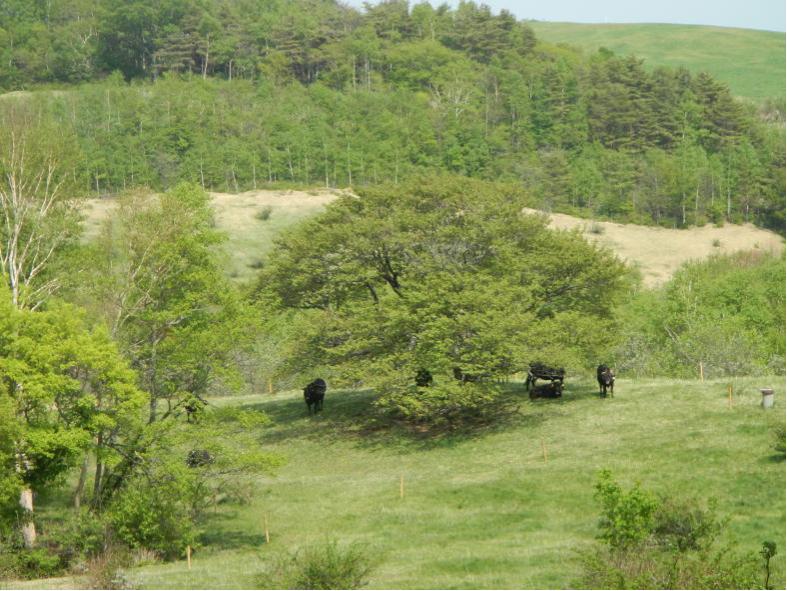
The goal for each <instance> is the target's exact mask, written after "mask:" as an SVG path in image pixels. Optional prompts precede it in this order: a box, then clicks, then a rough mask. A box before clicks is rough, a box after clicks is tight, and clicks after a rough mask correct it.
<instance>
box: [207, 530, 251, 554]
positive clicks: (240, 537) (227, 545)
mask: <svg viewBox="0 0 787 591" xmlns="http://www.w3.org/2000/svg"><path fill="white" fill-rule="evenodd" d="M199 542H200V544H201V545H203V546H205V547H206V548H210V549H211V550H212V551H218V550H238V549H240V548H259V547H260V546H262V545H264V544H265V543H266V542H265V534H264V533H249V532H244V531H237V530H234V531H233V530H225V529H214V528H211V529H209V530H208V529H206V531H203V532H202V533H201V534H200V536H199Z"/></svg>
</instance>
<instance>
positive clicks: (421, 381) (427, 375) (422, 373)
mask: <svg viewBox="0 0 787 591" xmlns="http://www.w3.org/2000/svg"><path fill="white" fill-rule="evenodd" d="M432 382H434V379H433V378H432V373H431V372H430V371H429V370H428V369H423V368H421V369H419V370H418V373H416V374H415V385H416V386H418V387H419V388H428V387H429V386H431V385H432Z"/></svg>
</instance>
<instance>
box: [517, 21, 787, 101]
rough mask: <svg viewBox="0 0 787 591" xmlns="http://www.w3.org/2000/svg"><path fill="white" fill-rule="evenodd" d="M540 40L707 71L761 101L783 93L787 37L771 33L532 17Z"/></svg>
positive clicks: (782, 34) (705, 27)
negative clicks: (550, 20) (555, 20)
mask: <svg viewBox="0 0 787 591" xmlns="http://www.w3.org/2000/svg"><path fill="white" fill-rule="evenodd" d="M528 24H529V25H530V26H531V27H532V28H533V30H534V31H535V32H536V35H537V36H538V38H539V39H543V40H545V41H549V42H551V43H566V44H569V45H574V46H577V47H580V48H582V49H584V50H585V51H586V52H588V53H590V52H593V51H596V50H597V49H598V48H599V47H606V48H607V49H610V50H612V51H614V52H615V53H617V54H620V55H629V54H634V55H636V56H638V57H641V58H643V59H644V60H645V64H646V65H650V66H669V67H672V68H676V67H685V68H688V69H689V70H691V71H692V72H701V71H705V72H708V73H710V74H712V75H713V76H714V77H716V78H718V79H719V80H721V81H723V82H726V83H727V84H728V85H729V87H730V89H731V90H732V92H733V94H736V95H738V96H740V97H744V98H748V99H752V100H755V101H761V100H763V99H766V98H769V97H782V98H783V97H784V89H785V77H784V68H785V61H784V55H785V36H784V33H775V32H772V31H755V30H751V29H733V28H723V27H709V26H698V25H668V24H580V23H553V22H541V21H532V22H528Z"/></svg>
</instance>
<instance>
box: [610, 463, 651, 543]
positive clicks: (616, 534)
mask: <svg viewBox="0 0 787 591" xmlns="http://www.w3.org/2000/svg"><path fill="white" fill-rule="evenodd" d="M595 496H596V499H598V500H599V501H600V502H601V506H602V509H601V519H600V520H599V527H600V528H601V533H600V535H599V538H600V539H602V540H604V541H605V542H607V544H609V546H610V547H611V548H628V547H631V546H633V545H635V544H637V543H639V542H641V541H643V540H644V539H645V538H647V537H648V536H649V535H650V533H651V532H652V530H653V526H654V524H655V513H656V509H657V507H658V502H657V500H656V498H655V497H654V496H652V495H651V494H649V493H647V492H645V491H643V490H640V488H639V485H638V484H637V485H635V486H634V487H633V488H632V489H631V490H629V491H624V490H623V489H622V488H621V487H620V485H619V484H618V483H617V482H615V481H614V480H612V473H611V472H610V471H609V470H602V471H601V473H600V474H599V480H598V482H597V483H596V495H595Z"/></svg>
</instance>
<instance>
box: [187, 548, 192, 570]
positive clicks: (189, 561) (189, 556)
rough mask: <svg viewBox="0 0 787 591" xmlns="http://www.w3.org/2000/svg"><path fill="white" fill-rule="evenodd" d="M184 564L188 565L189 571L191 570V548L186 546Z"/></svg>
mask: <svg viewBox="0 0 787 591" xmlns="http://www.w3.org/2000/svg"><path fill="white" fill-rule="evenodd" d="M186 562H187V563H188V565H189V570H191V546H186Z"/></svg>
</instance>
